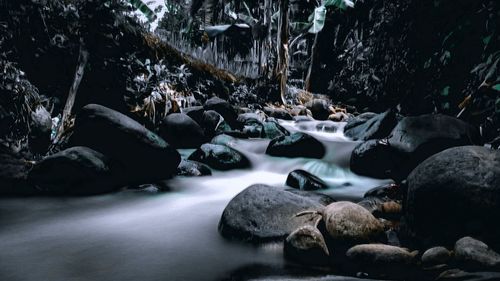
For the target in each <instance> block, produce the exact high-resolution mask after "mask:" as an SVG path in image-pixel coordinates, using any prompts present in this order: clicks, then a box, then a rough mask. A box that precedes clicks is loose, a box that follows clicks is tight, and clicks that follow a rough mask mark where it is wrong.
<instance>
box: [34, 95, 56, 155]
mask: <svg viewBox="0 0 500 281" xmlns="http://www.w3.org/2000/svg"><path fill="white" fill-rule="evenodd" d="M30 130H31V131H30V134H29V146H30V149H31V150H32V151H33V152H35V153H45V152H46V151H47V148H48V147H49V145H50V135H51V133H52V118H51V116H50V113H49V112H48V111H47V110H46V109H45V107H43V106H42V105H38V106H37V107H36V108H35V110H33V111H32V112H31V123H30Z"/></svg>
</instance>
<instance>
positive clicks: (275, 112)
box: [264, 107, 293, 120]
mask: <svg viewBox="0 0 500 281" xmlns="http://www.w3.org/2000/svg"><path fill="white" fill-rule="evenodd" d="M264 112H265V113H266V114H267V115H268V116H269V117H274V118H276V119H283V120H293V117H292V115H290V113H288V111H287V110H286V109H284V108H279V107H264Z"/></svg>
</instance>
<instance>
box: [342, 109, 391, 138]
mask: <svg viewBox="0 0 500 281" xmlns="http://www.w3.org/2000/svg"><path fill="white" fill-rule="evenodd" d="M397 123H398V120H397V118H396V113H395V112H394V111H393V110H387V111H386V112H384V113H380V114H377V115H375V116H373V117H372V118H370V119H368V120H366V121H363V122H357V123H356V125H354V124H353V122H351V123H349V126H347V125H346V127H345V128H344V133H345V135H346V136H347V137H350V138H352V139H353V140H361V141H367V140H371V139H382V138H385V137H387V136H388V135H389V134H390V133H391V131H392V129H393V128H394V127H395V126H396V124H397Z"/></svg>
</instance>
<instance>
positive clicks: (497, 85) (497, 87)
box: [491, 84, 500, 92]
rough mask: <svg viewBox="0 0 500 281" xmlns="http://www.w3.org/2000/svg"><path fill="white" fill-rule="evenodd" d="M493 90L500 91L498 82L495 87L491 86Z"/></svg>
mask: <svg viewBox="0 0 500 281" xmlns="http://www.w3.org/2000/svg"><path fill="white" fill-rule="evenodd" d="M491 88H492V89H493V90H495V91H498V92H500V84H496V85H493V87H491Z"/></svg>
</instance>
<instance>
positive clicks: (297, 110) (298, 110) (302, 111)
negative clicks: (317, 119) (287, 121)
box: [290, 105, 313, 120]
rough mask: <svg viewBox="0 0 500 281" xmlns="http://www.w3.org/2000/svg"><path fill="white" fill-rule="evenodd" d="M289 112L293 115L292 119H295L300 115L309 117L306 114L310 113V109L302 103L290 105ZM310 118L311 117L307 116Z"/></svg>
mask: <svg viewBox="0 0 500 281" xmlns="http://www.w3.org/2000/svg"><path fill="white" fill-rule="evenodd" d="M290 114H291V115H292V116H293V119H294V120H295V118H296V117H300V116H306V117H309V116H308V115H309V114H311V115H312V113H310V111H309V110H308V109H307V107H305V106H303V105H296V106H294V107H292V109H291V110H290ZM309 118H311V120H313V119H312V117H309Z"/></svg>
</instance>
